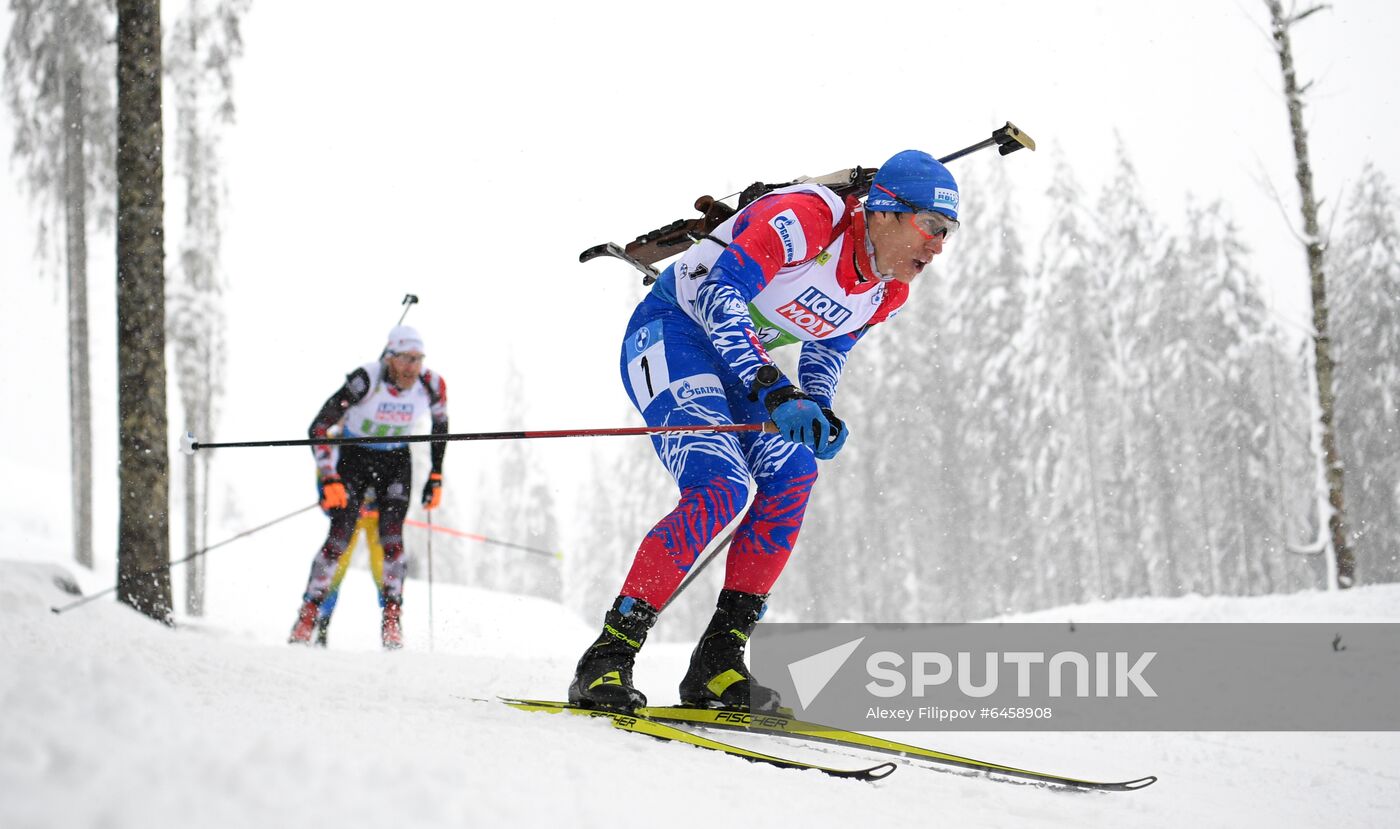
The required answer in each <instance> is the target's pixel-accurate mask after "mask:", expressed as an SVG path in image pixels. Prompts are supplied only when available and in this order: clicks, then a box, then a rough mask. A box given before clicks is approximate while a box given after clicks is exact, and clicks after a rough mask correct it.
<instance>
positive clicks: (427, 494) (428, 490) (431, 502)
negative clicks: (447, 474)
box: [423, 472, 442, 509]
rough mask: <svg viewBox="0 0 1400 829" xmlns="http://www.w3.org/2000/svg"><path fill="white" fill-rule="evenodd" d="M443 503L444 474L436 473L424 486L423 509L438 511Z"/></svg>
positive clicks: (430, 476)
mask: <svg viewBox="0 0 1400 829" xmlns="http://www.w3.org/2000/svg"><path fill="white" fill-rule="evenodd" d="M441 503H442V473H441V472H434V473H433V474H431V475H429V476H428V482H427V483H426V484H424V485H423V509H437V508H438V505H439V504H441Z"/></svg>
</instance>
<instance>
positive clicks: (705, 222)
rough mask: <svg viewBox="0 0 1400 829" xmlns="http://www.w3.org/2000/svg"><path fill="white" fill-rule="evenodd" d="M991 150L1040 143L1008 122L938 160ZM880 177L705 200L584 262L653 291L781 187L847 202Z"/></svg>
mask: <svg viewBox="0 0 1400 829" xmlns="http://www.w3.org/2000/svg"><path fill="white" fill-rule="evenodd" d="M991 146H995V147H997V152H998V153H1000V154H1001V155H1010V154H1011V153H1014V152H1016V151H1017V150H1019V149H1021V148H1022V147H1025V148H1027V149H1030V150H1034V149H1035V141H1034V140H1033V139H1032V138H1031V137H1030V136H1029V135H1026V134H1025V133H1024V132H1022V131H1021V129H1020V128H1019V127H1017V126H1016V125H1015V124H1013V123H1011V122H1010V121H1007V122H1006V126H1003V127H999V128H997V129H996V130H993V131H992V135H991V137H990V138H987V139H984V140H982V141H979V142H977V143H976V144H972V145H970V146H967V147H963V148H962V149H961V150H958V151H957V152H954V153H949V154H948V155H945V156H943V157H942V158H940V159H938V160H939V161H940V162H941V163H943V164H947V163H948V162H950V161H953V160H954V159H958V158H962V157H963V156H965V155H969V154H971V153H975V152H977V151H978V150H981V149H984V148H986V147H991ZM879 171H880V168H879V167H848V168H846V169H844V170H837V171H836V172H834V173H827V174H826V175H824V176H817V177H816V178H811V177H808V176H800V177H798V178H796V179H793V180H792V181H786V182H782V183H779V184H765V183H764V182H761V181H755V182H754V183H753V184H750V185H749V186H748V187H745V188H744V189H743V190H741V191H739V192H738V193H731V194H730V195H728V196H724V197H723V198H722V199H716V198H714V197H713V196H708V195H707V196H701V197H700V198H698V199H696V200H695V209H696V210H697V211H699V212H700V216H699V218H690V219H677V220H676V221H674V222H671V223H670V224H668V225H664V226H662V227H658V228H656V229H655V230H649V231H647V232H646V233H643V234H642V235H640V236H638V237H637V238H636V239H633V240H632V241H631V242H628V243H627V245H626V247H624V246H622V245H618V244H617V243H615V242H605V243H603V244H601V245H594V246H593V247H591V248H589V249H588V250H585V251H584V252H583V253H580V254H579V255H578V261H579V262H587V261H589V260H592V259H597V258H598V257H600V256H611V257H613V258H614V259H620V260H622V261H623V262H626V263H627V264H629V265H631V266H632V267H634V268H636V269H637V270H639V271H641V272H642V284H643V285H650V284H652V283H653V282H655V281H656V278H657V277H658V276H660V275H661V273H660V271H658V270H657V269H656V268H654V267H652V265H654V264H655V263H657V262H660V261H661V260H663V259H669V258H671V257H672V256H675V255H677V254H679V253H681V252H682V251H683V250H685V248H686V247H687V246H689V245H692V244H694V243H696V242H698V241H700V240H701V239H704V238H705V237H706V236H708V235H709V234H710V233H711V232H712V231H713V230H714V229H715V228H717V227H719V226H720V225H721V224H723V223H724V222H725V221H726V220H728V219H729V218H730V217H732V216H733V215H734V214H735V213H737V212H739V211H740V210H742V209H744V208H745V207H747V206H749V205H750V204H752V203H753V202H754V201H755V200H756V199H758V198H760V197H762V196H766V195H767V194H769V193H771V192H773V191H774V190H777V189H778V188H780V187H789V186H791V185H794V184H819V185H822V186H823V187H828V188H830V189H831V190H832V191H834V192H835V193H836V195H838V196H840V197H841V198H843V199H844V198H847V197H849V196H855V197H856V198H860V197H861V196H864V195H865V194H867V193H869V192H870V183H871V182H872V181H874V180H875V174H876V173H878V172H879ZM736 195H737V196H738V197H739V198H738V203H737V204H736V205H735V206H733V207H731V206H730V205H729V204H727V203H726V202H725V201H724V200H723V199H728V198H732V197H733V196H736Z"/></svg>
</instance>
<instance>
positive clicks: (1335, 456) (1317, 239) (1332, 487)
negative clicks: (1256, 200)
mask: <svg viewBox="0 0 1400 829" xmlns="http://www.w3.org/2000/svg"><path fill="white" fill-rule="evenodd" d="M1264 5H1266V6H1267V7H1268V9H1269V21H1270V35H1271V36H1272V38H1273V46H1274V52H1275V54H1277V55H1278V60H1279V67H1280V69H1281V70H1282V72H1283V97H1284V101H1285V103H1286V104H1287V107H1288V126H1289V129H1290V131H1291V134H1292V138H1293V156H1294V175H1295V177H1296V178H1297V180H1298V191H1299V194H1300V196H1301V203H1300V210H1301V213H1302V217H1303V232H1302V238H1301V241H1302V245H1303V250H1304V253H1305V254H1306V257H1307V262H1308V278H1309V280H1310V284H1311V288H1312V309H1313V333H1312V336H1313V368H1314V373H1315V378H1316V379H1315V383H1314V391H1315V392H1316V395H1317V406H1318V418H1317V421H1318V422H1317V430H1318V443H1319V450H1318V452H1319V456H1320V464H1321V469H1320V476H1319V481H1318V489H1319V500H1318V513H1319V516H1324V515H1325V516H1326V523H1327V532H1326V534H1325V536H1323V534H1322V533H1321V527H1320V525H1321V521H1319V535H1320V536H1323V537H1321V538H1320V539H1319V540H1320V541H1322V542H1323V545H1322V546H1323V548H1324V549H1325V550H1326V552H1327V554H1328V559H1329V561H1330V563H1331V564H1332V566H1333V568H1334V572H1335V574H1336V578H1335V581H1334V582H1333V584H1335V585H1336V586H1337V587H1338V588H1341V589H1346V588H1349V587H1351V586H1352V584H1354V583H1355V581H1356V561H1355V556H1354V555H1353V553H1352V550H1351V545H1350V541H1349V539H1348V537H1347V527H1346V509H1345V498H1344V494H1343V489H1344V487H1343V484H1344V481H1345V469H1344V467H1343V464H1342V456H1341V452H1340V450H1339V449H1338V444H1337V430H1336V414H1335V397H1334V391H1333V370H1334V364H1333V360H1332V341H1331V335H1330V327H1329V322H1328V315H1329V307H1328V303H1327V274H1326V269H1325V251H1326V248H1327V243H1326V240H1325V239H1324V238H1323V236H1322V227H1321V224H1320V223H1319V221H1318V211H1319V209H1320V207H1321V203H1320V202H1319V201H1318V199H1317V196H1316V195H1315V194H1314V193H1313V173H1312V162H1311V161H1310V160H1309V157H1308V131H1307V127H1306V125H1304V123H1303V96H1304V94H1305V93H1306V92H1307V91H1308V88H1309V87H1310V86H1311V85H1312V84H1311V83H1306V84H1302V85H1300V84H1299V83H1298V73H1297V70H1296V69H1295V68H1294V65H1293V41H1292V36H1291V33H1292V30H1293V27H1294V26H1295V25H1297V24H1298V23H1300V22H1302V21H1303V20H1305V19H1306V18H1308V17H1309V16H1311V15H1312V14H1314V13H1316V12H1318V11H1321V10H1322V9H1323V8H1325V6H1313V7H1311V8H1308V9H1305V10H1304V11H1301V12H1300V11H1297V7H1296V6H1293V5H1290V8H1289V11H1287V12H1285V11H1284V9H1283V3H1282V0H1264ZM1322 493H1325V500H1323V497H1321V494H1322Z"/></svg>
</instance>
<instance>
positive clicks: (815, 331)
mask: <svg viewBox="0 0 1400 829" xmlns="http://www.w3.org/2000/svg"><path fill="white" fill-rule="evenodd" d="M778 315H779V316H781V317H782V318H783V319H785V320H788V321H789V322H792V323H793V324H794V325H796V326H797V327H798V328H801V329H802V330H803V331H806V332H808V333H809V334H812V335H814V336H816V337H825V336H826V335H828V334H830V333H831V332H832V331H835V330H836V329H837V328H839V327H840V326H841V324H842V323H844V322H845V321H846V320H848V319H850V317H851V312H850V310H849V309H847V308H846V307H845V306H844V305H841V304H840V303H838V302H837V301H836V300H834V299H832V298H831V297H829V296H827V295H826V294H824V293H822V292H821V291H819V290H817V289H816V288H814V287H808V288H807V289H806V290H804V291H803V292H802V293H801V294H800V295H799V296H798V297H797V299H794V300H793V301H792V302H789V303H788V304H787V305H784V306H783V307H781V308H779V309H778Z"/></svg>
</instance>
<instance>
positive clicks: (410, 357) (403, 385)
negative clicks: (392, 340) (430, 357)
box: [386, 351, 423, 391]
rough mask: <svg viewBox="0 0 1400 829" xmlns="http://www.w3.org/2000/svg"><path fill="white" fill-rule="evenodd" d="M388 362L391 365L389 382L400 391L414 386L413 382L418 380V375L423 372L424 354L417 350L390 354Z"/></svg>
mask: <svg viewBox="0 0 1400 829" xmlns="http://www.w3.org/2000/svg"><path fill="white" fill-rule="evenodd" d="M386 362H387V364H388V366H389V382H390V383H393V384H394V385H395V386H397V387H398V388H399V390H400V391H408V390H409V389H411V388H413V384H414V383H416V382H418V375H419V374H421V373H422V372H423V355H422V354H419V353H418V352H416V351H407V352H404V353H402V354H390V355H389V359H388V360H387V361H386Z"/></svg>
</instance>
